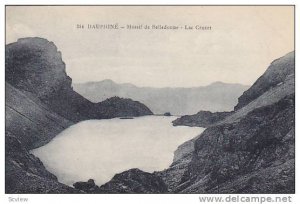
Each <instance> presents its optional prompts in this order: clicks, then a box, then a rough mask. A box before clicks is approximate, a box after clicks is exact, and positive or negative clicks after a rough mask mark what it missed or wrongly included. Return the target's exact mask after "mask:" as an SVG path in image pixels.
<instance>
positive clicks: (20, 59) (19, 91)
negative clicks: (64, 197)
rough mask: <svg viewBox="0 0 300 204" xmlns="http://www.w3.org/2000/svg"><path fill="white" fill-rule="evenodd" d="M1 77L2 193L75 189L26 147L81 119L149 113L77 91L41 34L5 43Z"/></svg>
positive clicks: (127, 103) (132, 104)
mask: <svg viewBox="0 0 300 204" xmlns="http://www.w3.org/2000/svg"><path fill="white" fill-rule="evenodd" d="M5 81H6V86H5V96H6V99H5V110H6V113H5V117H6V118H5V119H6V123H5V129H6V136H5V138H6V146H5V147H6V150H7V151H6V161H5V169H6V174H5V178H6V184H5V185H6V188H5V190H6V192H7V193H37V192H41V193H42V192H43V193H48V192H57V193H59V192H61V193H66V192H78V190H74V189H72V188H70V187H67V186H65V185H63V184H60V183H58V182H57V179H56V177H55V176H54V175H52V174H50V173H49V172H48V171H46V169H45V168H44V166H43V164H42V163H41V162H40V161H39V159H37V158H36V157H34V156H33V155H31V154H30V153H29V150H31V149H34V148H37V147H40V146H42V145H45V144H46V143H48V142H49V141H50V140H51V139H52V138H53V137H55V136H56V135H57V134H58V133H60V132H61V131H62V130H64V129H65V128H67V127H69V126H70V125H72V124H74V123H76V122H78V121H81V120H86V119H103V118H113V117H127V116H131V117H132V116H142V115H151V114H152V112H151V111H150V109H149V108H147V107H146V106H145V105H143V104H141V103H140V102H137V101H133V100H130V99H122V98H112V99H108V100H106V101H104V102H101V103H92V102H90V101H89V100H87V99H85V98H84V97H82V96H81V95H80V94H78V93H76V92H75V91H74V90H73V88H72V86H71V83H72V80H71V78H70V77H69V76H67V74H66V72H65V64H64V62H63V61H62V58H61V53H60V52H59V51H58V50H57V48H56V46H55V45H54V43H52V42H49V41H47V40H46V39H42V38H24V39H20V40H18V41H17V42H15V43H11V44H9V45H7V46H6V58H5Z"/></svg>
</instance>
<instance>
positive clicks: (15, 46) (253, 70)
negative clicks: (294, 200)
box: [3, 5, 296, 203]
mask: <svg viewBox="0 0 300 204" xmlns="http://www.w3.org/2000/svg"><path fill="white" fill-rule="evenodd" d="M3 86H4V82H3ZM4 100H5V145H4V144H3V146H5V147H3V149H5V164H4V165H3V166H4V167H3V168H4V169H5V181H4V183H3V185H4V184H5V189H4V190H5V194H9V195H12V198H11V199H12V200H9V201H12V202H14V201H17V200H13V199H17V198H16V196H15V197H14V195H18V194H22V195H23V197H26V195H27V194H54V195H57V194H86V195H90V194H116V195H117V194H194V195H195V194H197V195H198V197H199V195H201V196H203V195H208V196H209V195H212V194H220V195H221V194H222V195H223V194H225V195H229V194H238V195H241V196H243V195H248V194H249V195H250V194H256V195H257V194H269V195H270V196H272V194H281V197H284V196H285V195H286V196H285V198H286V199H287V202H291V201H289V199H290V198H289V199H288V198H287V197H288V195H289V194H295V192H296V190H295V186H296V183H295V5H5V97H4ZM54 195H53V196H54ZM202 198H204V197H202ZM239 199H240V198H239ZM282 199H283V198H282ZM18 201H19V200H18ZM195 201H196V202H197V200H195ZM238 201H239V200H238ZM238 201H237V203H238ZM99 202H101V200H100V199H99ZM201 202H202V203H206V201H205V200H203V201H201V199H200V203H201ZM226 202H227V201H226ZM241 202H243V201H242V200H241ZM260 202H262V200H261V201H260ZM272 202H273V201H272ZM276 202H277V201H276ZM280 202H284V201H283V200H281V201H280ZM280 202H278V203H280ZM104 203H105V202H104ZM198 203H199V201H198Z"/></svg>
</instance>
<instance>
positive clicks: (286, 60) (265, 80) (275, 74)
mask: <svg viewBox="0 0 300 204" xmlns="http://www.w3.org/2000/svg"><path fill="white" fill-rule="evenodd" d="M294 59H295V52H294V51H293V52H290V53H288V54H286V55H285V56H283V57H281V58H279V59H276V60H274V61H273V62H272V63H271V65H270V66H269V67H268V69H267V70H266V72H265V73H264V74H263V75H262V76H261V77H259V78H258V80H256V82H255V83H254V84H253V85H252V86H251V87H250V88H249V89H248V90H247V91H245V92H244V93H243V94H242V95H241V96H240V97H239V99H238V101H239V102H238V104H237V105H236V106H235V108H234V109H235V110H238V109H240V108H241V107H244V106H245V105H247V104H248V103H250V102H251V101H253V100H254V99H256V98H258V97H259V96H261V95H262V94H263V93H265V92H266V91H268V90H269V89H271V88H273V87H276V86H279V85H281V84H282V83H283V82H284V81H286V80H287V79H288V78H289V77H291V76H294V75H295V60H294Z"/></svg>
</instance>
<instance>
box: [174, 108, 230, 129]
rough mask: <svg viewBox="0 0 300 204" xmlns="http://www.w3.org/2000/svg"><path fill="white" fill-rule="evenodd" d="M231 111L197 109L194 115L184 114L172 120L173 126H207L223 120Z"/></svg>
mask: <svg viewBox="0 0 300 204" xmlns="http://www.w3.org/2000/svg"><path fill="white" fill-rule="evenodd" d="M232 113H233V112H215V113H212V112H210V111H199V112H198V113H196V114H194V115H184V116H181V117H180V118H177V119H176V120H174V121H172V123H173V125H174V126H180V125H184V126H190V127H204V128H206V127H209V126H212V125H214V124H216V123H217V122H219V121H221V120H223V119H224V118H226V117H227V116H229V115H231V114H232Z"/></svg>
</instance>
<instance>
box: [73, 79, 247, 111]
mask: <svg viewBox="0 0 300 204" xmlns="http://www.w3.org/2000/svg"><path fill="white" fill-rule="evenodd" d="M73 86H74V90H75V91H77V92H78V93H80V94H81V95H83V96H84V97H86V98H87V99H89V100H91V101H93V102H100V101H103V100H105V99H107V98H110V97H113V96H119V97H123V98H131V99H133V100H137V101H140V102H142V103H143V104H145V105H146V106H147V107H149V108H150V109H151V110H152V111H153V112H154V113H156V114H163V113H166V112H170V113H171V114H172V115H186V114H193V113H196V112H197V111H199V110H208V111H231V110H232V108H233V107H234V105H235V104H236V103H237V99H238V97H239V96H240V95H241V94H242V93H243V92H244V91H245V90H246V89H247V88H249V87H248V86H244V85H240V84H227V83H222V82H215V83H213V84H211V85H208V86H203V87H194V88H150V87H137V86H135V85H133V84H129V83H126V84H117V83H115V82H113V81H112V80H103V81H99V82H87V83H83V84H74V85H73Z"/></svg>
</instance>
